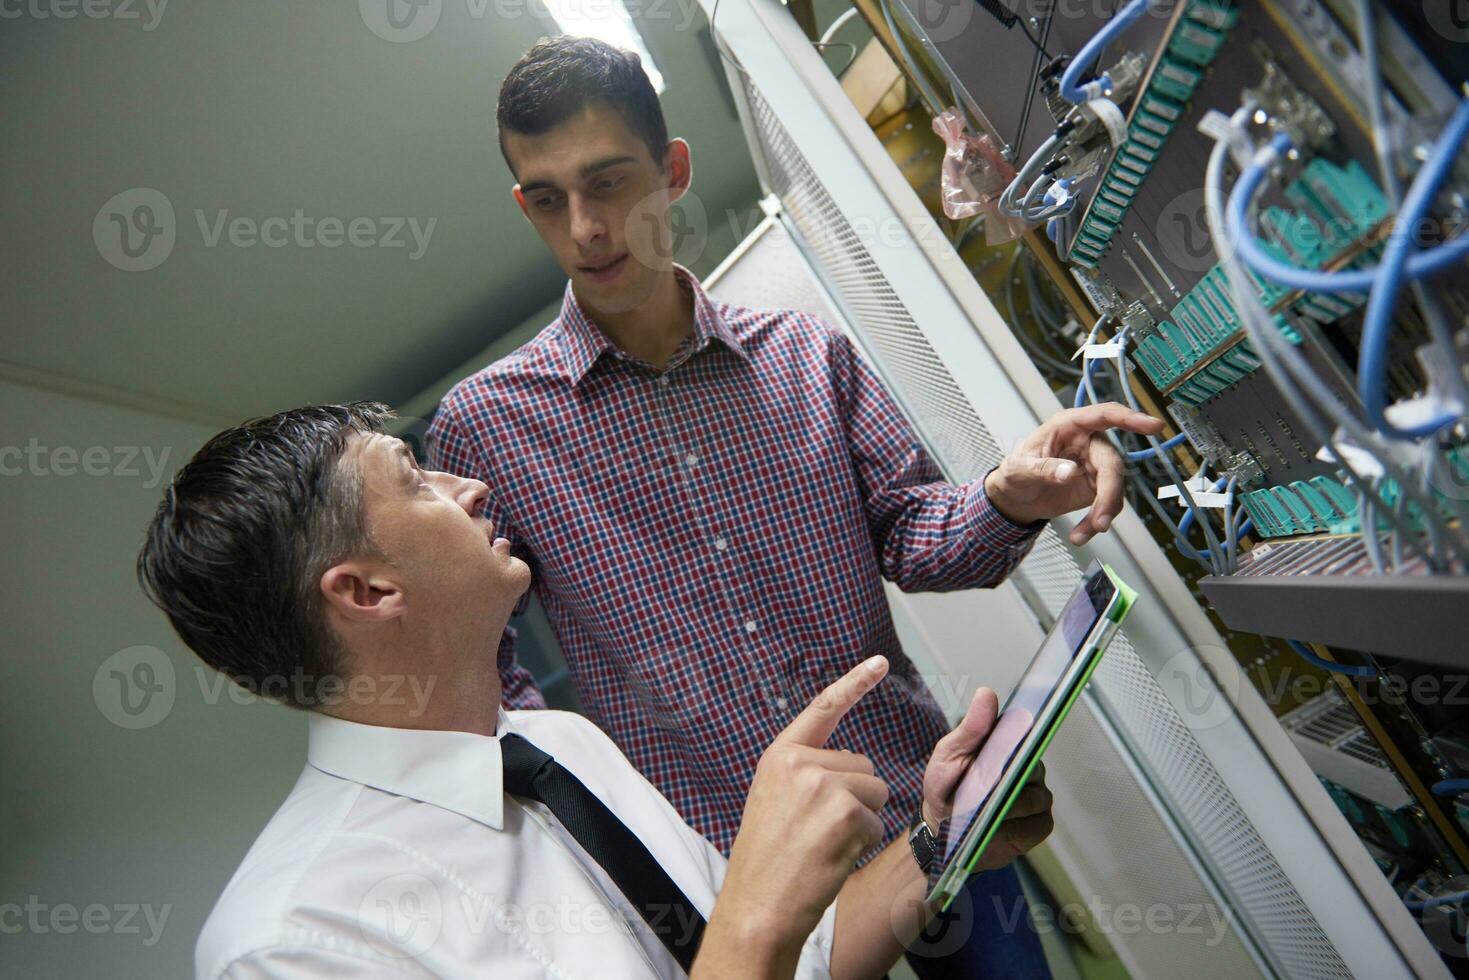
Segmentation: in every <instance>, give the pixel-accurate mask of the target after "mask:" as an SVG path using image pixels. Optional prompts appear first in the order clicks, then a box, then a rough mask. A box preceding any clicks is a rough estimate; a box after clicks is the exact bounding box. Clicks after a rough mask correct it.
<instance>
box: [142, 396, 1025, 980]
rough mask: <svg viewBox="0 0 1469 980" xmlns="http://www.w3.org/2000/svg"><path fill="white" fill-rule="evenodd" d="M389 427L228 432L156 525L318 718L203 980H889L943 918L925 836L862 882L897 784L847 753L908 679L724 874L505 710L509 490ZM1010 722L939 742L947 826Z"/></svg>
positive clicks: (743, 839)
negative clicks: (503, 515)
mask: <svg viewBox="0 0 1469 980" xmlns="http://www.w3.org/2000/svg"><path fill="white" fill-rule="evenodd" d="M386 418H387V414H386V413H385V411H384V410H383V409H382V406H378V405H372V404H363V403H358V404H353V405H347V406H327V407H316V408H304V409H298V410H295V411H290V412H284V413H282V414H280V415H276V416H273V417H270V418H265V419H258V420H255V421H252V422H249V423H247V424H245V425H243V426H240V427H237V428H234V429H230V430H228V431H226V432H224V433H221V434H220V435H218V436H216V437H215V438H214V439H212V440H210V442H209V443H207V444H206V445H205V446H204V447H203V448H202V449H200V450H199V452H198V453H197V454H196V455H195V456H194V458H193V459H192V460H191V461H190V462H189V463H188V465H187V466H185V467H184V468H183V469H182V470H181V471H180V472H179V474H178V475H177V477H176V478H175V479H174V481H173V483H172V484H171V485H170V486H169V488H168V490H167V492H166V495H165V498H164V500H163V502H162V504H161V505H160V506H159V508H158V512H157V514H156V516H155V518H154V520H153V522H152V524H151V525H150V527H149V529H148V536H147V541H146V544H145V545H144V548H143V551H142V554H141V555H140V557H139V577H140V579H141V581H142V582H143V585H144V588H145V590H146V591H147V593H148V594H149V596H150V597H151V598H152V599H153V600H154V601H155V602H156V603H157V604H158V605H159V606H160V607H161V608H162V609H163V610H164V611H165V612H166V613H167V614H168V616H169V619H170V620H171V622H172V623H173V625H174V627H175V629H176V630H177V631H178V633H179V635H180V636H181V637H182V638H183V640H184V641H185V642H186V643H188V645H189V646H190V647H192V648H193V649H194V651H195V652H196V653H197V654H198V655H199V656H200V658H201V659H203V660H204V661H205V662H206V663H208V664H209V665H211V666H213V667H215V668H217V669H219V670H221V671H223V672H224V673H226V674H227V675H228V676H229V677H231V678H233V679H236V680H237V681H239V682H240V683H243V684H247V685H249V687H250V688H251V689H253V690H264V691H274V692H278V693H279V695H280V697H281V699H282V700H284V701H285V703H287V704H289V705H292V706H294V707H297V708H302V709H306V710H308V711H309V712H310V725H309V732H310V735H309V744H308V749H307V764H306V767H305V769H304V770H303V772H302V773H301V777H300V779H299V781H298V782H297V784H296V786H295V788H294V789H293V790H292V791H291V794H290V795H289V796H288V798H287V799H286V801H285V802H284V803H283V804H282V805H281V807H280V809H279V810H278V811H277V813H276V815H275V816H274V817H273V818H272V819H271V821H270V823H269V824H268V825H267V826H266V828H265V829H264V831H263V832H262V833H261V835H260V837H259V839H258V840H257V841H256V842H255V844H254V846H253V847H252V848H251V849H250V851H249V853H248V854H247V855H246V857H245V859H244V861H243V862H242V863H241V865H240V868H239V870H238V871H237V872H236V873H235V875H234V877H233V878H232V879H231V881H230V883H229V885H228V886H227V887H226V889H225V891H224V894H223V895H222V897H221V898H220V900H219V903H218V905H217V906H216V907H215V909H214V912H213V914H212V915H211V916H210V917H209V920H208V922H207V923H206V925H205V928H204V931H203V934H202V935H201V937H200V939H199V943H198V948H197V953H196V970H197V974H198V976H200V977H207V978H219V977H229V978H253V977H303V978H305V977H326V976H330V977H368V976H384V975H397V974H399V973H411V974H413V975H423V974H424V973H425V971H426V972H427V973H428V974H430V975H434V976H445V977H458V976H465V977H468V976H494V977H533V976H534V977H540V976H546V975H551V976H594V977H633V976H655V977H680V976H683V975H684V974H685V973H689V974H691V975H692V976H694V977H729V976H739V977H790V976H793V975H799V976H803V977H820V976H826V975H828V973H829V974H830V975H831V976H835V977H874V976H880V975H881V974H882V973H883V972H884V971H885V970H886V969H887V967H888V966H889V965H891V964H892V963H893V962H894V961H895V960H896V958H897V957H898V955H899V954H900V951H901V950H902V948H903V946H904V944H905V943H907V942H908V941H910V940H911V938H912V937H913V936H914V935H916V934H917V932H918V930H919V929H920V928H921V927H922V926H923V924H924V922H925V921H926V919H927V917H928V909H927V908H926V907H925V905H924V903H923V896H924V893H925V890H926V885H927V878H926V875H925V873H924V869H922V868H920V867H919V864H918V863H917V862H916V861H915V860H914V857H913V855H912V854H911V853H910V852H909V849H908V846H907V844H906V843H904V842H899V843H897V844H896V845H894V846H892V847H889V848H888V849H887V850H885V851H884V852H882V853H881V854H880V855H879V856H878V857H877V858H876V859H875V860H873V861H871V862H869V863H868V864H867V865H866V866H864V867H863V868H862V869H861V870H860V871H858V872H856V873H853V872H852V868H853V866H854V864H855V862H856V860H857V858H858V857H859V856H860V855H861V854H863V853H864V852H866V851H867V850H868V849H870V848H872V847H873V846H875V845H876V844H878V842H879V841H880V840H881V838H882V823H881V820H880V818H879V816H878V814H879V813H880V811H881V810H882V808H883V806H884V804H885V803H886V802H887V799H888V789H887V786H886V785H885V784H884V782H883V781H882V780H881V779H879V778H877V777H876V776H875V775H874V773H873V766H872V763H871V761H870V760H868V759H867V758H866V757H865V756H862V755H858V754H854V753H851V752H843V751H837V750H833V749H828V748H825V747H824V745H825V743H826V741H827V739H828V737H829V736H830V735H831V734H832V733H833V731H834V730H836V729H837V727H838V725H839V723H840V722H841V720H842V718H843V716H844V715H845V714H846V713H847V712H848V711H849V710H851V708H852V707H853V706H854V705H855V704H857V702H858V701H859V700H860V699H861V698H862V697H863V695H864V694H866V693H867V692H868V691H870V690H872V688H873V687H874V686H875V685H876V684H877V683H878V682H879V681H880V680H881V679H882V677H883V675H884V674H885V672H886V670H887V662H886V660H885V659H884V658H882V657H872V658H869V659H867V660H865V661H864V662H862V663H861V664H859V665H857V666H856V667H854V668H853V669H852V670H851V671H850V672H848V673H847V674H846V676H845V677H843V678H842V679H841V680H840V681H838V682H837V683H836V684H834V685H832V686H831V687H829V688H828V689H827V690H826V691H824V692H823V693H822V695H821V696H820V697H818V698H817V699H816V700H815V701H814V702H813V703H812V704H811V705H810V706H808V707H807V708H806V709H805V710H804V711H802V712H800V713H799V714H797V715H796V716H795V717H794V718H793V719H792V721H791V722H790V723H789V724H788V725H787V726H786V727H785V728H784V729H783V730H782V731H781V732H780V733H779V734H778V735H777V736H776V737H775V738H774V739H773V741H772V743H771V744H770V745H769V747H768V748H767V749H766V751H765V752H764V754H763V756H762V759H761V761H760V764H759V767H758V771H757V773H756V775H755V778H754V780H753V783H752V786H751V790H750V796H749V799H748V801H747V802H746V804H745V807H744V819H743V821H742V824H741V827H740V829H739V832H738V835H737V836H736V839H735V842H734V848H733V852H732V854H731V856H730V859H729V861H728V862H726V861H725V859H724V857H723V856H722V855H721V854H720V853H719V852H718V851H717V850H716V849H715V848H714V847H713V846H712V845H710V844H709V843H708V842H707V841H706V840H705V839H703V838H702V837H700V836H699V835H698V834H697V833H696V832H695V831H693V830H692V829H691V828H690V827H689V826H688V825H687V824H686V823H684V821H683V820H682V819H681V818H680V817H679V815H678V814H677V813H676V812H675V811H674V809H673V808H672V806H670V805H669V803H668V802H667V801H666V800H665V799H664V798H663V797H662V796H661V795H660V794H659V793H658V792H657V790H655V789H654V788H653V787H652V786H651V785H650V784H649V783H648V782H647V781H646V780H645V779H643V778H642V777H641V776H640V775H638V773H637V771H636V770H635V769H633V767H632V766H631V764H630V763H629V762H628V761H627V759H626V758H625V757H624V756H623V755H622V754H621V752H619V751H618V750H617V748H616V747H615V746H614V745H613V744H612V742H611V741H610V740H609V739H608V738H607V737H606V736H605V735H603V734H602V733H601V732H600V731H599V730H598V729H597V728H596V727H595V726H593V725H591V724H590V723H588V722H587V721H585V720H584V719H582V718H580V717H578V716H576V715H570V714H566V713H563V712H551V711H533V712H521V711H508V712H507V711H504V710H502V705H501V693H500V679H499V673H498V670H497V667H496V663H495V660H494V658H493V657H491V656H488V655H487V654H486V651H487V650H492V649H493V646H494V641H495V640H496V639H497V638H498V637H499V636H500V634H501V632H502V631H503V630H504V628H505V623H506V620H507V618H508V617H509V615H510V612H511V610H512V609H513V608H514V606H515V604H516V602H517V601H518V600H519V598H520V596H521V594H522V593H523V592H524V591H525V589H526V587H527V585H528V584H529V581H530V574H529V571H528V569H527V568H526V566H525V565H524V563H522V562H521V561H520V560H519V559H517V558H515V557H514V556H512V554H511V553H510V547H509V542H508V541H507V540H506V539H505V538H504V537H500V536H497V535H496V533H495V532H496V529H495V527H494V526H493V525H492V524H491V523H490V522H489V521H488V520H487V519H486V518H485V516H484V513H483V509H484V505H485V501H486V494H487V490H486V487H485V485H484V484H483V483H481V482H479V481H478V480H474V479H467V478H463V477H458V476H453V475H451V474H448V473H436V472H429V471H425V470H424V469H422V468H421V467H420V466H419V464H418V462H417V461H416V460H415V459H414V458H413V456H412V453H411V452H410V451H409V449H408V448H407V446H406V445H405V444H404V443H403V442H402V441H400V440H398V439H396V438H393V437H391V436H387V435H384V434H383V433H382V432H381V431H380V430H381V426H382V423H383V422H384V420H385V419H386ZM607 560H608V561H617V560H619V558H618V556H617V555H615V554H612V555H608V556H607ZM409 691H412V692H415V696H409V694H408V692H409ZM995 712H996V702H995V698H994V695H993V692H989V691H987V690H984V689H982V690H981V691H980V692H979V693H978V694H977V695H976V697H975V699H974V702H973V704H972V705H971V706H970V710H969V712H968V714H967V715H966V717H965V719H964V720H963V722H962V723H961V724H960V725H959V726H958V727H957V728H956V729H954V731H953V732H951V733H950V734H949V735H947V736H945V737H944V738H943V739H942V740H940V741H939V743H938V745H937V747H936V748H935V750H934V752H933V756H932V759H931V761H930V763H929V765H928V767H927V774H926V776H925V787H924V800H925V807H926V808H927V809H928V810H929V811H930V812H931V813H933V814H934V815H935V816H936V817H938V818H940V819H941V818H943V817H944V816H946V815H947V813H948V809H949V807H950V806H951V805H952V795H953V790H954V787H955V785H956V784H957V781H958V778H959V776H960V774H961V773H962V771H963V769H964V767H965V766H966V765H967V764H968V762H969V760H970V759H972V758H973V756H974V753H975V752H976V751H977V749H978V746H979V743H980V742H981V741H982V740H983V738H984V736H985V735H986V734H987V732H988V731H989V728H990V726H991V725H992V723H993V721H994V716H995ZM1049 805H1050V804H1049V795H1048V794H1047V793H1046V791H1045V789H1044V787H1043V786H1042V785H1039V784H1037V785H1035V786H1032V787H1030V788H1029V789H1028V790H1027V796H1025V797H1024V798H1023V799H1022V800H1021V802H1020V803H1019V804H1018V805H1017V807H1016V810H1015V814H1016V815H1015V816H1014V817H1012V819H1011V820H1009V821H1008V822H1007V824H1006V827H1005V830H1004V836H1003V839H1002V841H1001V842H1000V844H999V845H997V846H993V847H991V849H990V852H989V853H990V855H991V857H990V858H989V862H990V866H997V865H999V864H1001V863H1003V862H1005V861H1008V860H1009V859H1010V858H1011V857H1013V856H1014V855H1015V854H1017V853H1020V852H1021V851H1023V850H1025V849H1027V848H1029V847H1031V846H1033V845H1034V844H1035V843H1036V842H1038V841H1039V840H1041V839H1042V838H1043V837H1044V836H1045V835H1046V834H1047V833H1048V832H1049V830H1050V815H1049Z"/></svg>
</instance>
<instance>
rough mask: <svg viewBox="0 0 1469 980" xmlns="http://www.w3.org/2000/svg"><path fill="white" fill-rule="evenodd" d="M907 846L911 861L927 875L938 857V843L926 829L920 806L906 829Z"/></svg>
mask: <svg viewBox="0 0 1469 980" xmlns="http://www.w3.org/2000/svg"><path fill="white" fill-rule="evenodd" d="M908 846H909V847H911V848H912V849H913V860H915V861H917V862H918V867H919V869H920V870H921V871H922V872H923V873H924V874H928V873H929V871H930V870H932V868H933V862H934V861H935V860H936V859H937V858H938V856H939V841H938V838H937V837H935V836H934V835H933V831H931V830H929V829H928V821H926V820H924V819H923V806H922V805H921V804H920V805H919V807H918V813H917V814H916V815H914V817H913V823H912V824H911V825H910V826H909V828H908Z"/></svg>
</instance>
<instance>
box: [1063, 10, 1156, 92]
mask: <svg viewBox="0 0 1469 980" xmlns="http://www.w3.org/2000/svg"><path fill="white" fill-rule="evenodd" d="M1148 2H1149V0H1132V2H1131V3H1129V4H1128V5H1127V6H1126V7H1123V8H1122V10H1121V11H1119V12H1118V13H1117V15H1116V16H1114V17H1113V18H1112V19H1111V20H1109V21H1107V23H1106V24H1104V25H1103V26H1102V28H1101V30H1099V31H1097V33H1095V34H1093V35H1092V37H1091V39H1090V40H1089V41H1087V42H1086V44H1084V45H1082V48H1081V50H1080V51H1078V52H1077V53H1076V57H1075V58H1072V59H1071V61H1070V62H1069V63H1068V64H1067V65H1066V70H1065V71H1064V72H1062V73H1061V88H1060V91H1061V97H1062V98H1063V99H1065V100H1066V101H1067V102H1070V103H1071V104H1072V105H1080V104H1081V103H1083V102H1089V101H1091V100H1092V99H1096V98H1106V97H1107V96H1108V95H1110V94H1111V93H1112V79H1111V77H1110V76H1108V75H1107V73H1106V72H1103V73H1102V75H1101V77H1100V78H1097V79H1095V80H1093V81H1091V82H1088V83H1087V84H1085V85H1083V84H1081V76H1082V75H1084V74H1085V73H1086V71H1087V69H1088V68H1089V67H1090V66H1091V65H1093V64H1095V63H1096V60H1097V59H1098V58H1099V57H1101V54H1102V51H1103V49H1105V48H1106V47H1107V45H1109V44H1111V43H1112V42H1113V41H1114V40H1115V39H1116V38H1117V36H1118V35H1120V34H1121V33H1122V32H1123V31H1124V30H1126V29H1127V28H1128V27H1130V26H1132V24H1133V23H1134V22H1135V21H1137V20H1138V18H1140V17H1142V15H1143V14H1144V13H1146V12H1147V8H1148Z"/></svg>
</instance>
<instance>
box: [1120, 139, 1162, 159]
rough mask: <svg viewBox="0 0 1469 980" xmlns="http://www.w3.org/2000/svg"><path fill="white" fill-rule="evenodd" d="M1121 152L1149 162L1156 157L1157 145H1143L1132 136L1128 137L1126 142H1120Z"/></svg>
mask: <svg viewBox="0 0 1469 980" xmlns="http://www.w3.org/2000/svg"><path fill="white" fill-rule="evenodd" d="M1122 152H1123V153H1126V154H1127V155H1128V156H1130V157H1137V158H1138V159H1139V160H1142V161H1144V162H1146V163H1149V164H1151V163H1152V162H1153V161H1154V160H1156V159H1158V149H1157V147H1152V146H1144V145H1143V144H1142V143H1139V142H1138V141H1137V140H1135V139H1132V138H1129V139H1128V140H1127V142H1126V143H1123V144H1122Z"/></svg>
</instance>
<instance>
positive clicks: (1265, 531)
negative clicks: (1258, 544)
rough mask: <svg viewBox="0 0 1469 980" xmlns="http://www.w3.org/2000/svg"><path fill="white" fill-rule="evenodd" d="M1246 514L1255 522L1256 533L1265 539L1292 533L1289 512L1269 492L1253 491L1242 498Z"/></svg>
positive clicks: (1241, 501)
mask: <svg viewBox="0 0 1469 980" xmlns="http://www.w3.org/2000/svg"><path fill="white" fill-rule="evenodd" d="M1240 503H1241V504H1243V505H1244V508H1245V513H1247V514H1249V515H1250V520H1252V521H1254V522H1255V533H1256V534H1257V535H1259V536H1260V537H1263V538H1278V537H1280V536H1281V535H1283V534H1290V533H1292V531H1291V527H1292V524H1293V522H1292V521H1291V518H1290V513H1289V511H1285V510H1283V509H1282V508H1281V507H1280V505H1279V504H1277V503H1276V502H1275V498H1274V497H1273V496H1271V494H1270V491H1269V490H1251V491H1250V492H1249V493H1246V494H1243V495H1241V497H1240Z"/></svg>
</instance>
